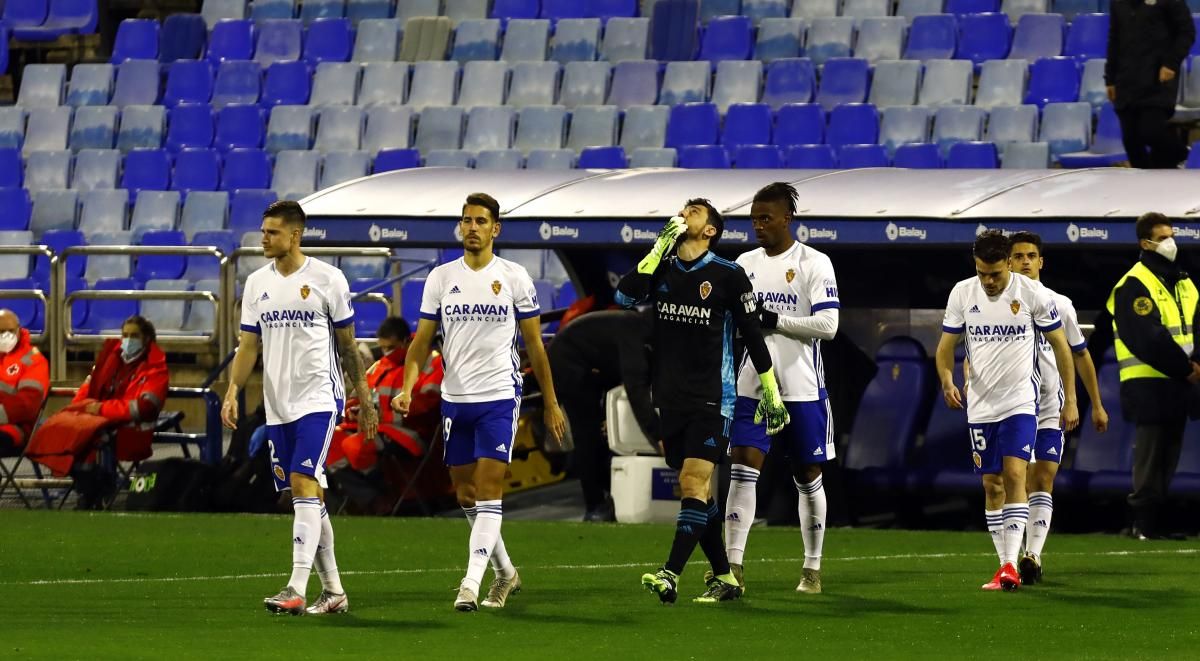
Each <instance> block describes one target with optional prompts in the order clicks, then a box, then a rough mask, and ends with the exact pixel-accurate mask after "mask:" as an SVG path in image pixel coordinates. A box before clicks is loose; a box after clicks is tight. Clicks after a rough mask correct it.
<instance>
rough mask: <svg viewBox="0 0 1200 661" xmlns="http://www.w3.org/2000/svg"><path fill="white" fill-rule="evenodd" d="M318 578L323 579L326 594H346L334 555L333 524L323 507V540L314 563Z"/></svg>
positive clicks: (319, 544)
mask: <svg viewBox="0 0 1200 661" xmlns="http://www.w3.org/2000/svg"><path fill="white" fill-rule="evenodd" d="M313 566H314V567H316V570H317V576H318V577H319V578H320V579H321V587H322V588H323V589H324V590H325V591H326V592H332V593H334V594H344V591H343V589H342V578H341V576H339V575H338V568H337V559H336V558H335V557H334V555H333V524H332V523H331V522H330V521H329V512H327V511H326V510H325V506H324V505H321V539H320V541H318V542H317V557H316V561H315V562H314V563H313Z"/></svg>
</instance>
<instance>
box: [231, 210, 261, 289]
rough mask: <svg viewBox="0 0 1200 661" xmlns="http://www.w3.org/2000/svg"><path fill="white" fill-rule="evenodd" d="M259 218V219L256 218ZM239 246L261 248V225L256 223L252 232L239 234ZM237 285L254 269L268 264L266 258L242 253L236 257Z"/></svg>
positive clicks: (243, 281)
mask: <svg viewBox="0 0 1200 661" xmlns="http://www.w3.org/2000/svg"><path fill="white" fill-rule="evenodd" d="M258 220H261V219H258ZM240 243H241V247H243V248H261V247H262V233H261V227H260V226H259V225H258V224H256V225H255V227H254V230H253V231H252V232H247V233H246V234H243V235H242V236H241V240H240ZM235 264H236V269H237V279H238V285H239V286H240V285H242V284H244V283H245V282H246V278H247V277H249V276H250V274H251V273H253V272H254V271H256V270H258V269H260V268H262V267H264V266H266V265H267V264H268V262H267V260H266V258H264V257H262V256H259V255H242V256H241V257H238V258H237V260H236V262H235Z"/></svg>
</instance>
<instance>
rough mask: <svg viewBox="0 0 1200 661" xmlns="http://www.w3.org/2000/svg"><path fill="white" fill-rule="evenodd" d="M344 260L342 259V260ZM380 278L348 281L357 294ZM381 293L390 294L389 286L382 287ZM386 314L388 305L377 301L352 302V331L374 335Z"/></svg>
mask: <svg viewBox="0 0 1200 661" xmlns="http://www.w3.org/2000/svg"><path fill="white" fill-rule="evenodd" d="M343 261H344V260H343ZM379 280H380V279H375V278H366V279H355V280H351V281H350V291H351V292H353V293H355V294H357V293H360V292H362V291H364V290H366V289H369V288H371V287H373V286H375V285H376V284H378V283H379ZM376 291H381V292H382V293H384V294H386V295H389V296H390V294H391V287H384V288H383V289H382V290H376ZM387 316H388V306H387V305H384V304H382V303H379V302H377V301H355V302H354V333H355V335H356V336H357V337H375V333H376V332H377V331H378V330H379V325H380V324H382V323H383V320H384V319H385V318H386V317H387Z"/></svg>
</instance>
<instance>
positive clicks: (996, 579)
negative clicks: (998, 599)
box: [980, 567, 1004, 590]
mask: <svg viewBox="0 0 1200 661" xmlns="http://www.w3.org/2000/svg"><path fill="white" fill-rule="evenodd" d="M1002 573H1004V567H1001V568H999V569H997V570H996V574H995V575H994V576H992V580H990V581H988V582H987V583H984V584H983V585H981V586H980V587H981V588H983V589H984V590H999V589H1001V587H1000V575H1001V574H1002Z"/></svg>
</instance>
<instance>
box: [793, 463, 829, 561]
mask: <svg viewBox="0 0 1200 661" xmlns="http://www.w3.org/2000/svg"><path fill="white" fill-rule="evenodd" d="M792 481H793V482H795V484H796V491H799V492H800V503H799V507H798V508H797V509H798V510H799V511H800V535H801V536H802V537H803V538H804V568H805V569H816V570H818V571H819V570H820V569H821V547H822V546H824V545H825V512H826V510H827V509H828V506H827V504H826V502H825V482H824V480H822V479H821V476H820V475H818V476H817V479H815V480H813V481H812V482H809V483H808V484H801V483H800V482H798V481H796V480H792Z"/></svg>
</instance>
